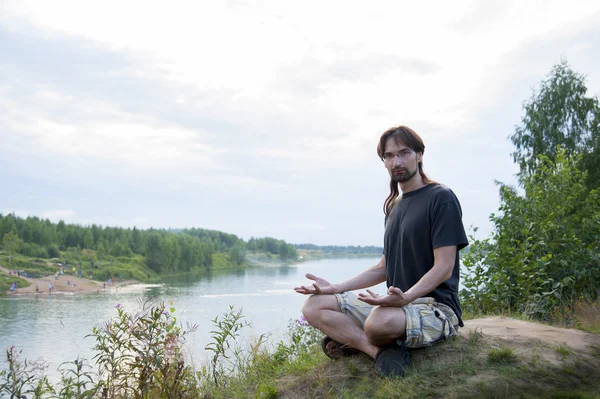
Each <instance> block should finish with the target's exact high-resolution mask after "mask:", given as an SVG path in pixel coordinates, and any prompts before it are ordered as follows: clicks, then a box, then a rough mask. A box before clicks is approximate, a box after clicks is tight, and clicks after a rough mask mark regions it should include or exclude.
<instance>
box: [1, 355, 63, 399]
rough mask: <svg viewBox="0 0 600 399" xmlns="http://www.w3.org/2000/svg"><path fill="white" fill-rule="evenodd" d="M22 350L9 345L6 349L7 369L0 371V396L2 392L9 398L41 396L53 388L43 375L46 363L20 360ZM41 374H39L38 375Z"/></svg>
mask: <svg viewBox="0 0 600 399" xmlns="http://www.w3.org/2000/svg"><path fill="white" fill-rule="evenodd" d="M21 352H22V350H17V349H16V348H15V347H14V346H11V347H10V348H8V349H7V350H6V362H7V364H8V370H2V371H0V397H4V394H7V395H9V397H10V398H26V397H28V395H31V397H32V398H42V397H43V396H44V395H45V394H47V393H52V392H53V391H54V389H53V388H52V386H51V385H50V384H49V383H48V379H47V378H46V377H45V376H43V373H44V370H45V368H46V365H45V363H44V362H43V361H41V360H38V361H35V362H31V361H28V360H27V359H24V360H22V361H21V360H20V359H19V357H20V355H21ZM40 375H41V376H40Z"/></svg>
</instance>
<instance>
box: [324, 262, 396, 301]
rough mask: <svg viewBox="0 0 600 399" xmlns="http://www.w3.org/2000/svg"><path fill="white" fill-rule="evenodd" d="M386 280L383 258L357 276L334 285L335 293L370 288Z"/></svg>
mask: <svg viewBox="0 0 600 399" xmlns="http://www.w3.org/2000/svg"><path fill="white" fill-rule="evenodd" d="M385 279H386V272H385V257H383V256H382V257H381V260H380V261H379V263H377V264H376V265H373V266H371V267H370V268H368V269H367V270H365V271H364V272H362V273H360V274H359V275H357V276H355V277H352V278H351V279H348V280H346V281H344V282H342V283H339V284H335V285H334V287H335V291H336V292H345V291H354V290H359V289H362V288H368V287H372V286H374V285H377V284H379V283H382V282H384V281H385Z"/></svg>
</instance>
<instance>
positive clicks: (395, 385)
mask: <svg viewBox="0 0 600 399" xmlns="http://www.w3.org/2000/svg"><path fill="white" fill-rule="evenodd" d="M318 356H321V355H320V354H319V355H318ZM323 357H324V356H323ZM276 385H277V393H278V397H280V398H309V397H311V398H338V397H346V398H363V397H371V398H425V397H432V398H600V335H598V334H593V333H587V332H583V331H579V330H574V329H565V328H557V327H551V326H548V325H544V324H538V323H532V322H526V321H522V320H515V319H510V318H506V317H499V316H495V317H487V318H480V319H472V320H467V321H465V328H463V329H461V330H460V332H459V335H458V337H457V338H455V339H452V340H449V341H448V342H445V343H442V344H439V345H438V346H436V347H434V348H427V349H419V350H415V351H413V352H412V359H411V368H410V371H409V372H408V374H407V375H406V377H405V378H404V379H400V380H398V379H396V380H394V379H382V378H379V377H378V376H377V375H376V373H375V370H374V364H373V361H372V360H371V359H370V358H368V357H367V356H364V355H358V356H354V357H350V358H344V359H341V360H339V361H331V360H329V359H326V358H324V359H323V361H322V362H321V363H320V364H319V365H318V366H317V367H314V368H312V369H310V370H308V371H307V372H304V374H303V375H287V376H284V377H283V378H281V379H279V381H278V382H277V384H276Z"/></svg>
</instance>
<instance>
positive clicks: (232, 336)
mask: <svg viewBox="0 0 600 399" xmlns="http://www.w3.org/2000/svg"><path fill="white" fill-rule="evenodd" d="M243 318H244V317H243V316H242V310H241V309H239V310H235V309H234V307H233V306H229V311H228V312H226V313H225V314H224V315H223V316H222V317H218V316H217V317H215V318H214V319H213V320H212V324H213V328H214V329H213V330H212V331H211V332H210V337H211V340H210V343H209V344H208V345H207V346H206V350H207V351H211V352H212V353H213V355H212V359H211V361H210V366H209V368H208V370H205V372H204V375H205V376H209V377H210V378H211V379H212V381H213V382H214V384H215V386H217V387H218V386H221V385H223V383H224V381H225V380H226V377H227V376H228V375H229V374H231V373H233V372H234V371H235V369H236V361H235V360H236V359H238V358H239V348H237V347H232V344H233V343H234V342H235V341H236V339H237V337H238V336H239V334H240V330H241V329H242V328H244V327H247V326H249V324H248V323H247V322H245V321H244V320H243ZM232 356H233V361H232V360H231V357H232Z"/></svg>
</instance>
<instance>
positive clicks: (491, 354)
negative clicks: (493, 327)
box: [487, 347, 518, 364]
mask: <svg viewBox="0 0 600 399" xmlns="http://www.w3.org/2000/svg"><path fill="white" fill-rule="evenodd" d="M487 358H488V362H490V363H492V364H510V363H516V362H517V360H518V359H517V356H516V355H515V351H514V349H512V348H506V347H501V348H492V349H490V350H489V351H488V354H487Z"/></svg>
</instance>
